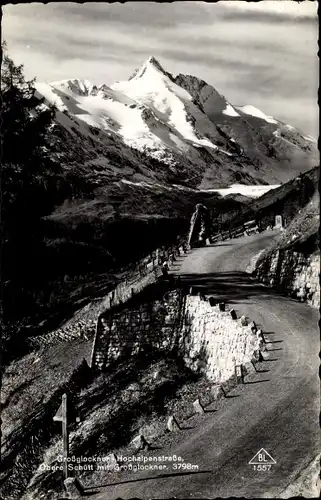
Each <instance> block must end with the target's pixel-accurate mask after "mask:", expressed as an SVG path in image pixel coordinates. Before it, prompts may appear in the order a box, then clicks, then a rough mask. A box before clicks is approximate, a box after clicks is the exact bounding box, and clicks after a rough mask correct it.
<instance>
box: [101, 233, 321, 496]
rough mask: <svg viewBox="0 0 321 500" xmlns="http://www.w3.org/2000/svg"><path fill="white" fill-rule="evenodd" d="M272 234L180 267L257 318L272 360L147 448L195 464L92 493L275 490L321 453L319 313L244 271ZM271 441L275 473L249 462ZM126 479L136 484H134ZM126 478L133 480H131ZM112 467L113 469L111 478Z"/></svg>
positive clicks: (203, 251) (232, 243)
mask: <svg viewBox="0 0 321 500" xmlns="http://www.w3.org/2000/svg"><path fill="white" fill-rule="evenodd" d="M275 235H276V234H275V233H272V232H271V233H262V234H260V235H253V236H249V237H244V238H239V239H235V240H229V241H224V242H222V243H218V244H216V245H211V246H208V247H205V248H200V249H196V250H193V251H192V252H190V253H189V254H188V255H187V256H186V257H185V258H184V259H181V261H180V262H179V263H178V265H177V267H176V269H175V272H176V273H178V274H179V275H180V276H181V278H182V279H183V280H185V281H186V282H187V283H190V284H191V285H192V284H193V285H194V284H196V285H198V286H202V287H204V291H205V292H206V293H210V294H212V295H213V296H217V297H218V298H220V299H223V300H225V301H226V302H227V304H228V306H231V307H233V308H234V309H235V310H236V312H237V313H238V316H240V315H242V314H245V315H246V316H248V317H250V318H251V319H254V320H255V321H256V323H257V325H259V326H260V327H262V329H263V331H264V332H265V336H266V339H267V341H268V344H267V348H268V351H269V352H268V353H267V354H266V358H268V359H266V360H265V361H263V362H261V363H260V364H259V365H260V366H259V365H257V370H258V371H257V372H256V373H254V374H253V375H250V376H247V377H246V378H245V383H244V384H242V385H239V386H237V387H236V388H235V389H233V390H232V392H231V393H229V397H227V398H224V399H223V400H221V401H220V402H219V403H216V404H213V405H212V406H211V407H210V408H209V409H210V410H211V411H208V412H206V413H205V415H201V416H197V417H194V418H193V419H192V420H191V423H192V428H191V426H189V428H186V429H185V430H183V431H181V432H179V433H177V434H171V435H168V436H166V437H164V438H163V439H162V440H160V443H159V446H160V449H159V450H154V451H149V452H148V453H147V454H148V455H149V456H155V455H167V456H168V455H174V454H176V455H177V456H179V455H180V456H182V458H183V459H184V461H185V462H186V463H191V464H193V465H198V470H196V469H195V468H194V469H192V470H190V471H186V470H185V471H183V472H182V471H179V470H173V466H172V465H171V464H170V463H169V464H168V466H167V470H166V471H165V472H155V471H153V472H132V474H131V475H126V476H125V473H122V474H120V475H119V476H118V477H119V481H120V482H123V484H116V483H114V484H110V485H108V486H107V485H105V486H104V485H101V487H98V488H97V490H98V491H97V490H93V491H96V492H97V494H94V495H93V497H92V498H94V499H95V500H107V499H108V500H113V499H116V498H118V497H121V498H123V499H127V498H133V497H138V498H141V499H151V498H162V499H163V498H173V497H176V498H182V499H183V498H217V497H223V498H225V497H230V496H234V497H241V496H244V497H250V498H258V497H260V498H265V497H269V498H271V497H272V498H273V497H274V498H278V497H280V495H281V493H282V491H283V490H284V489H285V488H286V487H287V486H288V485H289V484H291V483H292V481H293V480H294V479H295V478H296V477H297V476H298V474H300V471H301V470H302V469H304V468H305V467H306V466H307V465H308V464H309V463H310V462H311V461H312V460H313V459H314V458H315V457H316V456H317V454H318V453H319V451H320V443H319V398H320V394H319V378H318V366H319V358H318V355H317V353H318V351H319V329H318V319H319V315H318V311H316V310H314V309H312V308H310V307H309V306H307V305H306V304H301V303H299V302H297V301H295V300H292V299H290V298H287V297H283V296H279V295H277V294H276V293H275V292H274V291H273V290H271V289H269V288H267V287H265V286H263V285H260V284H258V283H257V282H255V281H254V280H252V279H251V278H250V277H249V276H248V275H247V274H246V273H245V269H246V267H247V265H248V264H249V262H250V259H251V257H252V256H254V255H255V254H256V253H257V252H259V251H260V250H262V249H264V248H265V247H266V246H267V245H269V243H270V241H271V239H272V238H274V237H275ZM262 447H263V448H264V449H265V450H266V451H267V452H268V453H269V454H270V455H271V456H272V457H273V459H274V460H275V461H276V463H275V464H273V465H272V466H271V468H270V470H269V471H258V470H254V467H253V466H252V465H249V464H248V462H249V461H250V460H251V459H252V457H253V456H254V455H255V454H256V453H257V452H258V451H259V450H260V449H261V448H262ZM128 480H129V482H128ZM125 481H127V482H125ZM107 482H108V475H107V474H106V483H107Z"/></svg>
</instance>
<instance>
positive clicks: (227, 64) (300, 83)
mask: <svg viewBox="0 0 321 500" xmlns="http://www.w3.org/2000/svg"><path fill="white" fill-rule="evenodd" d="M3 10H4V17H3V23H2V24H3V38H4V39H6V40H7V42H8V48H9V52H10V55H11V57H13V58H14V59H15V60H16V62H17V63H24V65H25V72H26V75H27V77H28V78H32V77H34V76H37V79H38V80H45V81H52V80H61V79H65V78H70V77H79V78H86V79H88V80H90V81H92V82H93V83H98V84H99V83H103V82H105V83H107V84H111V83H112V82H113V81H115V80H122V79H127V78H128V77H129V75H131V74H132V72H133V70H134V69H135V68H137V67H139V66H141V64H142V63H143V62H144V61H145V60H146V59H147V58H148V57H149V56H150V55H154V56H155V57H156V58H158V59H159V60H160V62H161V63H162V65H163V66H164V67H165V69H166V70H167V71H169V72H171V73H174V74H177V73H187V74H192V75H195V76H198V77H200V78H202V79H203V80H205V81H207V82H208V83H210V84H212V85H213V86H215V87H216V88H217V90H218V91H219V92H221V93H222V94H224V95H226V97H227V98H228V99H229V100H230V101H231V102H232V103H233V102H234V103H235V104H247V103H251V104H253V105H254V106H257V107H262V109H263V111H264V112H266V113H267V114H269V115H273V114H274V115H275V116H276V117H277V118H281V119H284V121H286V122H288V123H291V124H292V125H294V126H298V127H300V128H301V129H303V130H304V131H305V132H306V133H310V134H312V135H316V134H317V128H316V121H315V120H314V118H313V119H312V118H311V120H310V118H307V117H311V116H312V115H313V116H315V114H316V110H317V105H316V95H317V85H318V83H317V69H318V68H317V64H318V59H317V38H318V33H317V23H316V20H317V16H316V10H317V9H316V2H303V4H302V3H301V4H298V3H297V2H293V1H291V0H289V1H285V0H282V1H277V2H270V1H267V0H265V1H264V2H258V3H256V2H255V3H251V2H240V1H237V2H234V1H227V2H226V1H224V2H218V3H215V4H212V3H206V2H173V3H154V2H127V3H125V4H120V3H113V4H107V3H93V2H90V3H85V4H76V3H50V4H47V5H43V4H29V5H8V6H5V7H4V9H3ZM27 47H29V48H27ZM303 75H304V77H303ZM309 120H310V121H309Z"/></svg>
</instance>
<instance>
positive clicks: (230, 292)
mask: <svg viewBox="0 0 321 500" xmlns="http://www.w3.org/2000/svg"><path fill="white" fill-rule="evenodd" d="M179 276H180V279H181V282H182V284H183V285H185V286H194V287H197V288H198V289H199V291H200V292H202V293H203V294H205V295H213V296H214V297H217V298H218V299H219V300H221V301H225V302H229V303H230V304H233V303H234V302H239V301H240V300H242V299H243V300H244V299H249V298H251V297H256V296H260V297H261V298H264V300H269V299H273V300H275V298H277V297H280V299H282V300H284V297H283V296H282V295H278V294H277V293H276V292H275V290H273V289H272V288H268V287H264V286H262V284H261V283H258V282H256V281H255V280H253V278H251V276H250V275H249V274H248V273H245V272H241V271H235V272H221V273H209V274H179ZM287 299H288V300H289V298H288V297H287ZM290 300H291V299H290ZM293 301H294V299H293ZM266 333H272V332H266Z"/></svg>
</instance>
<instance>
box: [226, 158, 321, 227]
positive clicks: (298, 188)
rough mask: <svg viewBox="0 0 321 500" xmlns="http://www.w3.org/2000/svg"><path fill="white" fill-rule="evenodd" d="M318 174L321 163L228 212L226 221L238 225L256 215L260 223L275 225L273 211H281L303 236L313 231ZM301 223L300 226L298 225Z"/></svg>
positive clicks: (254, 217)
mask: <svg viewBox="0 0 321 500" xmlns="http://www.w3.org/2000/svg"><path fill="white" fill-rule="evenodd" d="M319 178H320V167H315V168H313V169H311V170H309V171H308V172H305V173H304V174H302V175H299V176H297V177H295V178H294V179H291V180H290V181H289V182H287V183H285V184H282V185H281V186H279V187H277V188H276V189H272V190H270V191H268V192H267V193H265V194H264V195H263V196H261V197H260V198H258V199H256V200H253V201H251V203H249V204H248V205H247V206H246V208H245V209H244V210H242V211H241V212H238V213H234V215H233V214H232V213H231V218H230V221H229V224H231V226H232V227H238V226H239V225H241V224H243V223H244V222H246V221H247V220H251V219H257V220H260V221H261V222H262V225H263V227H266V226H268V225H274V218H275V216H276V215H282V216H283V218H284V219H285V220H286V222H287V224H290V223H291V224H292V225H293V227H295V228H296V232H297V234H298V235H301V236H302V235H303V236H304V234H305V233H306V234H307V233H309V234H310V233H311V231H312V232H313V231H314V232H315V231H316V230H317V229H316V228H317V227H318V224H319V219H318V218H315V217H314V215H317V214H318V210H319V209H318V207H319V204H320V196H319V191H318V187H319ZM304 214H314V215H313V216H312V215H304ZM308 220H309V222H307V221H308ZM291 221H293V222H291ZM294 221H296V222H294ZM300 221H301V222H300ZM301 223H302V229H300V225H301ZM304 228H306V229H304ZM308 228H309V229H308ZM311 234H312V233H311Z"/></svg>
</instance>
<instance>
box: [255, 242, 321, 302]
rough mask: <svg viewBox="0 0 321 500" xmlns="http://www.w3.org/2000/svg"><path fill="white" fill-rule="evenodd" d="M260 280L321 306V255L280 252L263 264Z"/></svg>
mask: <svg viewBox="0 0 321 500" xmlns="http://www.w3.org/2000/svg"><path fill="white" fill-rule="evenodd" d="M256 277H257V278H258V279H259V280H260V281H262V282H263V283H266V284H267V285H270V286H274V287H275V288H276V289H277V290H278V291H280V292H281V293H284V294H286V295H290V296H292V297H293V298H297V299H299V300H300V301H302V302H307V303H308V304H310V305H311V306H313V307H317V308H319V307H320V255H319V253H318V252H316V253H314V254H312V255H305V254H303V253H301V252H294V251H293V250H290V249H287V250H276V251H274V252H273V253H271V254H269V255H268V256H266V257H265V258H264V259H263V260H261V261H259V262H258V264H257V269H256Z"/></svg>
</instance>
